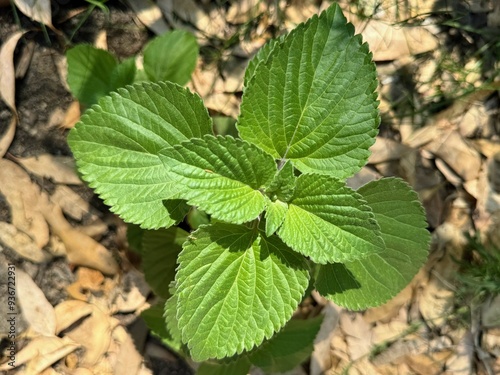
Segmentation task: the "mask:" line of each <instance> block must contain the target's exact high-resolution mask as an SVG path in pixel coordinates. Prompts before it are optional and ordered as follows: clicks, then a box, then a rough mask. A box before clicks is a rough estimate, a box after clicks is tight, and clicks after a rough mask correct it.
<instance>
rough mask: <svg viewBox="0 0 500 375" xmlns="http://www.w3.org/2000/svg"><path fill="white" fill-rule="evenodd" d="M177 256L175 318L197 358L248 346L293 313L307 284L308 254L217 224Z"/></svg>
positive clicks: (227, 353) (227, 354)
mask: <svg viewBox="0 0 500 375" xmlns="http://www.w3.org/2000/svg"><path fill="white" fill-rule="evenodd" d="M192 237H193V239H192V240H191V241H190V242H188V244H187V245H186V246H184V249H183V251H182V252H181V254H180V256H179V263H180V265H179V269H178V272H177V277H176V282H177V291H176V296H177V298H178V302H177V308H178V311H177V318H178V320H179V328H180V329H181V331H182V338H183V341H184V342H186V343H187V345H188V347H189V349H190V351H191V355H192V357H193V359H194V360H196V361H202V360H206V359H209V358H224V357H230V356H232V355H234V354H237V353H241V352H242V351H243V350H250V349H252V348H253V347H254V346H255V345H259V344H260V343H261V342H262V341H263V340H265V339H267V338H270V337H271V336H272V335H273V334H274V333H275V332H276V331H278V330H279V329H280V328H281V327H283V326H284V324H285V323H286V322H287V321H288V320H289V319H290V318H291V316H292V314H293V311H294V310H295V308H296V307H297V305H298V303H299V302H300V300H301V298H302V296H303V293H304V291H305V290H306V288H307V286H308V278H309V273H308V270H307V265H306V263H305V260H304V259H303V257H302V256H300V255H298V254H297V253H295V252H293V251H291V250H290V249H289V248H288V247H287V246H286V245H285V244H283V242H281V241H280V240H279V239H278V238H277V237H275V236H273V237H271V238H267V237H265V236H264V235H263V233H262V232H259V231H256V230H254V229H250V228H247V227H245V226H237V225H232V224H224V223H216V224H214V225H210V226H205V227H201V228H200V229H199V230H197V231H196V232H194V234H193V235H192Z"/></svg>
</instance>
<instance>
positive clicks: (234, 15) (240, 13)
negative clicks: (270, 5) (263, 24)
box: [226, 0, 264, 24]
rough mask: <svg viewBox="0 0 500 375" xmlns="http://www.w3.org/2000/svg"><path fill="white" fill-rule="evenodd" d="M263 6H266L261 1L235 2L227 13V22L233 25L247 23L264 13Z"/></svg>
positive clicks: (246, 0)
mask: <svg viewBox="0 0 500 375" xmlns="http://www.w3.org/2000/svg"><path fill="white" fill-rule="evenodd" d="M263 6H264V4H263V3H262V1H260V0H241V1H235V2H233V3H232V4H231V6H230V7H229V9H228V11H227V15H226V20H227V22H229V23H233V24H242V23H246V22H248V21H250V20H253V19H254V18H255V17H257V16H258V15H259V14H260V13H262V12H263V11H264V9H263Z"/></svg>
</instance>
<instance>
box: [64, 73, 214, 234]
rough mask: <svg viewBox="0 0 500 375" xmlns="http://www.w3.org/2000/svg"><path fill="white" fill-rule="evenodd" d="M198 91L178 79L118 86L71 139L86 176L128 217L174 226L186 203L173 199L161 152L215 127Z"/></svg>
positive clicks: (142, 222) (83, 120)
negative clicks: (180, 83)
mask: <svg viewBox="0 0 500 375" xmlns="http://www.w3.org/2000/svg"><path fill="white" fill-rule="evenodd" d="M211 127H212V121H211V119H210V117H209V116H208V112H207V110H206V108H205V107H204V106H203V103H202V101H201V99H200V97H199V96H197V95H194V94H192V93H191V92H189V91H188V90H187V89H184V88H182V87H180V86H178V85H175V84H173V83H169V82H164V83H160V84H154V83H143V84H137V85H134V86H128V87H127V88H126V89H119V90H118V93H112V94H111V96H106V97H104V98H102V99H101V100H100V101H99V105H97V106H94V107H93V108H92V109H90V110H88V111H87V112H86V113H85V114H84V115H83V116H82V118H81V121H80V122H79V123H78V124H77V125H76V126H75V128H74V129H72V130H71V131H70V134H69V137H68V142H69V145H70V146H71V150H72V151H73V154H74V156H75V159H76V160H77V165H78V167H79V170H80V172H81V173H82V176H83V179H84V180H86V181H87V182H88V183H89V185H90V186H91V187H93V188H94V189H95V190H96V192H97V193H98V194H99V195H100V196H101V198H102V199H104V202H105V203H106V204H108V205H109V206H111V210H112V211H113V212H116V213H117V214H119V215H120V216H121V217H122V218H123V219H124V220H125V221H128V222H132V223H136V224H140V225H141V226H142V227H143V228H148V229H155V228H160V227H169V226H171V225H173V224H174V223H176V222H177V221H179V220H180V219H182V218H183V216H184V215H185V214H186V212H187V207H186V206H185V205H184V204H183V202H181V201H168V202H164V200H168V199H174V198H175V195H176V193H177V186H176V181H173V180H172V179H171V178H170V176H169V175H168V173H167V171H166V170H165V168H164V167H163V163H162V162H161V160H160V158H159V156H158V152H159V151H160V150H161V149H164V148H166V147H170V146H173V145H175V144H179V143H181V142H182V141H185V140H188V139H191V138H193V137H197V138H199V137H201V136H203V135H205V134H208V133H210V132H211Z"/></svg>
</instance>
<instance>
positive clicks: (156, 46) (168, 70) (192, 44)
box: [144, 30, 198, 85]
mask: <svg viewBox="0 0 500 375" xmlns="http://www.w3.org/2000/svg"><path fill="white" fill-rule="evenodd" d="M197 59H198V43H197V42H196V38H195V37H194V35H192V34H190V33H188V32H187V31H182V30H174V31H170V32H167V33H165V34H163V35H161V36H159V37H157V38H155V39H153V40H152V41H151V42H149V43H148V45H147V46H146V47H145V48H144V71H145V72H146V75H147V76H148V78H149V80H151V81H153V82H158V81H170V82H174V83H177V84H179V85H185V84H186V83H187V82H188V81H189V80H190V79H191V74H192V73H193V71H194V68H195V67H196V60H197Z"/></svg>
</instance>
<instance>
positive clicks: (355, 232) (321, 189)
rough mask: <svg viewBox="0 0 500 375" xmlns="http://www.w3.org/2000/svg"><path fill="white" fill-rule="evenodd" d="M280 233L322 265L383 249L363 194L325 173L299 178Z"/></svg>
mask: <svg viewBox="0 0 500 375" xmlns="http://www.w3.org/2000/svg"><path fill="white" fill-rule="evenodd" d="M278 235H279V236H280V237H281V238H282V239H283V241H284V242H285V243H286V244H287V245H288V246H290V247H291V248H292V249H294V250H295V251H298V252H300V253H302V254H304V255H306V256H309V257H310V258H311V259H312V260H313V261H314V262H316V263H320V264H326V263H332V262H345V261H349V260H354V259H361V258H365V257H367V256H368V255H370V254H373V253H376V252H379V251H381V250H383V249H384V241H383V240H382V238H381V236H380V230H379V227H378V225H377V222H376V221H375V219H374V216H373V213H372V212H371V209H370V207H369V206H367V205H366V204H365V202H364V201H363V200H362V197H361V195H359V194H358V193H356V192H355V191H353V190H351V189H350V188H348V187H347V186H345V183H343V182H341V181H338V180H336V179H335V178H333V177H330V176H325V175H316V174H305V175H301V176H300V177H299V178H298V179H297V185H296V189H295V195H294V197H293V199H292V200H291V201H290V202H289V204H288V211H287V212H286V215H285V220H284V222H283V225H282V226H281V228H280V229H279V230H278Z"/></svg>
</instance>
